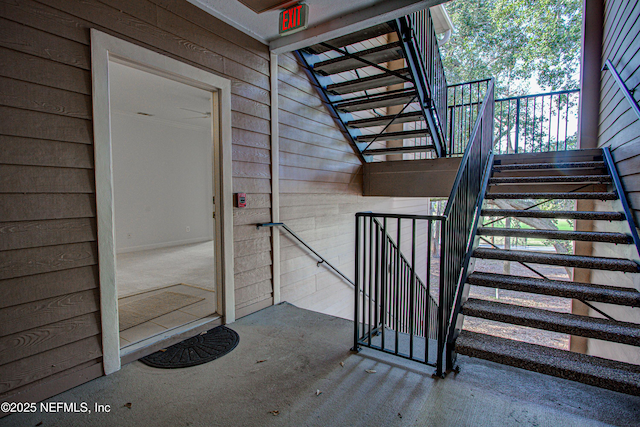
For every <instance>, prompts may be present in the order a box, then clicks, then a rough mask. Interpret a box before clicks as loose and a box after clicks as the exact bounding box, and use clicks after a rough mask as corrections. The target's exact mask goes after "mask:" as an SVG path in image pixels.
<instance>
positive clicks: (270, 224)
mask: <svg viewBox="0 0 640 427" xmlns="http://www.w3.org/2000/svg"><path fill="white" fill-rule="evenodd" d="M256 227H257V228H258V229H260V227H282V228H284V229H285V230H287V232H288V233H289V234H290V235H291V236H293V237H294V238H295V239H296V240H297V241H298V242H300V243H301V244H302V245H303V246H304V247H305V248H307V249H308V250H309V251H311V252H312V253H313V254H314V255H315V256H317V257H318V258H320V261H318V266H319V265H320V264H324V265H326V266H327V267H329V268H330V269H332V270H333V271H334V272H335V273H337V274H338V275H339V276H340V277H342V278H343V279H344V280H346V281H347V282H348V283H349V284H350V285H351V286H355V283H353V281H352V280H351V279H349V278H348V277H347V276H345V274H344V273H343V272H341V271H340V270H338V269H337V268H336V267H335V266H334V265H333V264H331V263H330V262H329V261H327V259H326V258H325V257H323V256H322V255H320V254H319V253H318V252H316V251H315V250H314V249H313V248H312V247H311V246H309V244H308V243H307V242H305V241H304V240H302V238H300V236H298V235H297V234H296V233H294V231H293V230H292V229H290V228H289V227H288V226H287V225H286V224H285V223H284V222H266V223H263V224H256Z"/></svg>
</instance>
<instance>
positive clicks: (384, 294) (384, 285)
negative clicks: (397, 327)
mask: <svg viewBox="0 0 640 427" xmlns="http://www.w3.org/2000/svg"><path fill="white" fill-rule="evenodd" d="M382 241H383V242H384V245H383V247H382V248H383V250H382V269H383V271H384V274H383V275H382V277H381V278H382V301H381V304H380V307H382V313H381V317H382V337H381V340H382V342H381V345H382V349H383V350H384V336H385V329H386V325H387V306H386V304H387V278H388V277H387V274H388V271H389V270H388V268H387V253H388V244H389V243H388V241H387V218H386V217H385V218H383V220H382Z"/></svg>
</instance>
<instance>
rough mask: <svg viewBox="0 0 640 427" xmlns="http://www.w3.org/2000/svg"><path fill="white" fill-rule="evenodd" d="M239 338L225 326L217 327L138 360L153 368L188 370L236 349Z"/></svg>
mask: <svg viewBox="0 0 640 427" xmlns="http://www.w3.org/2000/svg"><path fill="white" fill-rule="evenodd" d="M238 342H240V337H239V336H238V334H237V333H236V331H234V330H232V329H229V328H227V327H226V326H218V327H216V328H213V329H210V330H208V331H207V332H206V333H204V334H201V335H197V336H195V337H193V338H188V339H186V340H184V341H182V342H179V343H178V344H174V345H172V346H171V347H168V348H166V349H164V350H160V351H156V352H155V353H153V354H150V355H148V356H146V357H143V358H142V359H140V361H141V362H142V363H144V364H145V365H149V366H153V367H154V368H164V369H173V368H188V367H189V366H196V365H201V364H203V363H207V362H211V361H212V360H215V359H217V358H218V357H222V356H224V355H225V354H227V353H229V352H230V351H231V350H233V349H234V348H236V346H237V345H238Z"/></svg>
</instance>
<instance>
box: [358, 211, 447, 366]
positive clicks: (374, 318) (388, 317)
mask: <svg viewBox="0 0 640 427" xmlns="http://www.w3.org/2000/svg"><path fill="white" fill-rule="evenodd" d="M441 219H442V217H441V216H437V215H404V214H379V213H372V212H359V213H357V214H356V273H355V277H356V280H355V282H356V289H355V309H354V310H355V311H354V312H355V316H354V320H355V321H354V345H353V348H352V349H353V350H354V351H358V350H359V349H360V346H364V347H369V348H373V349H376V350H379V351H383V352H386V353H389V354H394V355H396V356H399V357H403V358H406V359H411V360H414V361H417V362H420V363H425V364H427V365H432V366H435V360H436V356H437V355H436V353H435V339H436V338H437V336H436V333H437V324H436V320H437V314H438V306H437V303H436V300H435V299H434V298H433V297H432V296H431V289H432V286H431V282H432V281H434V282H435V279H432V277H431V271H432V267H433V266H432V263H431V252H432V248H434V247H437V243H436V242H435V241H434V239H433V230H434V226H433V223H434V222H436V221H439V220H441ZM408 222H410V224H409V225H408ZM403 224H404V225H405V226H406V227H403ZM393 228H395V233H390V230H391V229H393ZM403 232H404V233H403ZM392 234H393V235H395V236H394V237H392ZM403 234H404V235H405V236H406V235H407V234H410V235H411V237H410V239H409V240H410V242H409V243H405V245H410V248H411V249H410V250H411V253H410V257H407V256H405V254H403V253H402V251H401V249H400V248H401V247H402V242H403V239H402V236H403ZM425 238H426V242H425V241H424V240H423V239H425ZM394 239H395V240H394ZM405 241H406V239H405ZM425 243H426V245H425ZM407 250H408V249H407ZM418 252H420V254H419V253H418ZM407 254H409V253H408V252H407ZM425 259H426V267H425V271H423V273H425V279H424V281H423V280H422V279H420V277H419V276H418V271H417V268H418V265H417V264H416V260H425ZM420 343H421V345H422V346H423V347H424V348H423V349H421V348H420ZM416 344H418V346H417V347H416Z"/></svg>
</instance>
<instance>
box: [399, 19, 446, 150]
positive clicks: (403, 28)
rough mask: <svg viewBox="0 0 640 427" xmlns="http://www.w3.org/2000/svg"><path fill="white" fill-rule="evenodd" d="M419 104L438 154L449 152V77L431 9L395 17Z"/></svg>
mask: <svg viewBox="0 0 640 427" xmlns="http://www.w3.org/2000/svg"><path fill="white" fill-rule="evenodd" d="M396 25H397V27H398V32H399V34H400V36H401V42H402V47H403V50H404V54H405V59H406V61H407V66H408V67H409V68H410V69H411V74H412V76H413V80H414V84H415V88H416V91H417V93H418V98H419V101H420V107H421V109H422V111H423V115H424V117H425V119H426V121H427V125H428V126H429V130H430V132H431V137H432V138H433V145H434V146H435V147H436V153H437V155H438V156H439V157H444V156H446V150H447V146H446V141H447V126H446V123H447V79H446V76H445V72H444V66H443V64H442V57H441V55H440V49H439V47H438V38H437V37H436V33H435V31H434V25H433V20H432V18H431V12H430V11H429V9H425V10H420V11H417V12H414V13H412V14H410V15H407V16H404V17H402V18H399V19H397V20H396Z"/></svg>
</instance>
